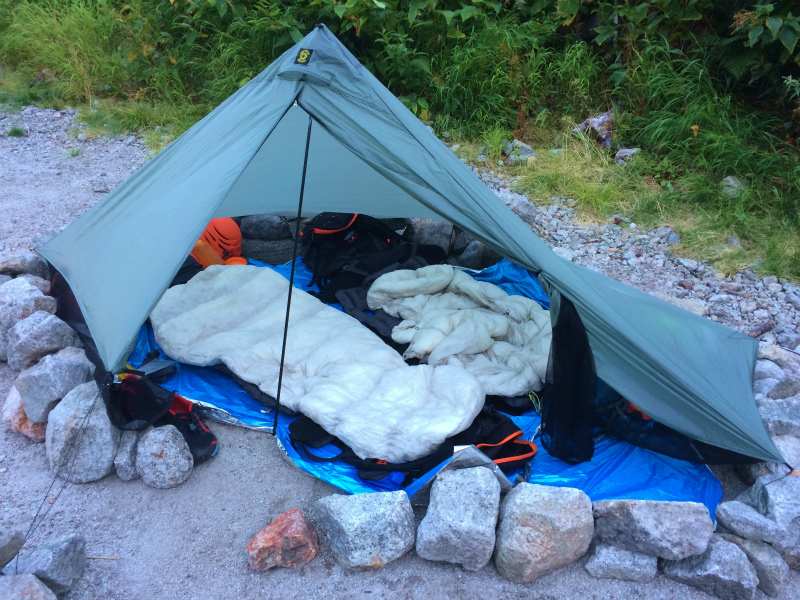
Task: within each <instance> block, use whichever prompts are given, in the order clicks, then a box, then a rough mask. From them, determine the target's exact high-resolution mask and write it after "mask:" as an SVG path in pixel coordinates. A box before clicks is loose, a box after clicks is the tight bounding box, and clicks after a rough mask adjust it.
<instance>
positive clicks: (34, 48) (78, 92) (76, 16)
mask: <svg viewBox="0 0 800 600" xmlns="http://www.w3.org/2000/svg"><path fill="white" fill-rule="evenodd" d="M4 4H5V5H6V6H5V7H4V8H3V12H2V14H1V15H0V16H1V17H2V21H3V26H2V31H0V56H2V59H3V62H4V63H6V65H7V66H9V67H13V68H16V69H19V70H21V71H23V72H24V73H25V74H26V75H28V76H30V77H32V78H33V77H34V76H36V77H37V78H38V80H40V81H45V80H49V83H50V84H51V85H52V86H53V87H55V88H56V89H57V90H58V93H59V94H60V95H61V96H63V97H64V98H66V99H71V100H78V101H85V100H88V99H90V98H92V97H93V96H94V95H97V94H104V95H107V94H110V93H115V92H118V91H120V90H122V89H124V88H125V87H126V85H127V80H126V74H125V73H124V72H123V69H122V65H123V60H122V57H121V55H120V53H119V51H118V43H119V39H118V37H117V23H116V20H115V14H116V13H115V11H114V10H113V9H112V8H111V7H110V5H109V4H107V3H106V2H92V1H90V0H43V1H41V2H32V1H30V0H21V1H19V2H14V3H13V4H12V3H4Z"/></svg>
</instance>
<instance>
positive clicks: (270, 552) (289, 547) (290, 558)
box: [247, 508, 319, 571]
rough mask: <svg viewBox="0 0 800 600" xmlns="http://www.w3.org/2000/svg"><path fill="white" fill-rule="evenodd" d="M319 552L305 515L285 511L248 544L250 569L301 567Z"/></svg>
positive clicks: (294, 510)
mask: <svg viewBox="0 0 800 600" xmlns="http://www.w3.org/2000/svg"><path fill="white" fill-rule="evenodd" d="M317 552H319V544H318V543H317V534H316V533H315V532H314V530H313V529H311V528H310V527H309V526H308V523H307V522H306V517H305V515H304V514H303V511H301V510H300V509H297V508H293V509H292V510H289V511H286V512H285V513H283V514H282V515H280V516H279V517H278V518H276V519H275V520H273V521H272V522H271V523H270V524H269V525H267V526H266V527H265V528H264V529H262V530H261V531H259V532H258V533H257V534H256V535H255V536H254V537H253V539H251V540H250V541H249V542H248V543H247V556H248V559H249V561H250V568H251V569H253V570H254V571H266V570H268V569H272V568H273V567H302V566H303V565H305V564H308V563H309V562H311V560H312V559H313V558H314V557H315V556H316V555H317Z"/></svg>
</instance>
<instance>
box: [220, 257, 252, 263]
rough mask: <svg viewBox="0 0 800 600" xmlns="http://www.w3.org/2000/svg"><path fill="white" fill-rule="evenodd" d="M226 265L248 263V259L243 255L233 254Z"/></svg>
mask: <svg viewBox="0 0 800 600" xmlns="http://www.w3.org/2000/svg"><path fill="white" fill-rule="evenodd" d="M225 264H226V265H246V264H247V259H246V258H245V257H243V256H231V257H230V258H229V259H227V260H226V261H225Z"/></svg>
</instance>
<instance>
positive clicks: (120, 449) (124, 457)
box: [114, 431, 141, 481]
mask: <svg viewBox="0 0 800 600" xmlns="http://www.w3.org/2000/svg"><path fill="white" fill-rule="evenodd" d="M140 435H141V434H140V432H138V431H123V432H122V435H120V438H119V446H117V454H116V456H115V457H114V470H116V472H117V475H118V476H119V478H120V479H122V481H133V480H134V479H139V477H141V476H140V475H139V471H137V469H136V451H137V449H138V447H139V437H140Z"/></svg>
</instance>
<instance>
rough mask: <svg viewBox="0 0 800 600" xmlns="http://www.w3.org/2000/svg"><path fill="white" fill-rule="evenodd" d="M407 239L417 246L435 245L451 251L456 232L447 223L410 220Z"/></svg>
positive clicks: (429, 220) (431, 220) (432, 220)
mask: <svg viewBox="0 0 800 600" xmlns="http://www.w3.org/2000/svg"><path fill="white" fill-rule="evenodd" d="M405 237H406V238H407V239H408V241H410V242H413V243H415V244H433V245H434V246H439V247H440V248H443V249H445V250H448V251H449V250H450V240H451V238H454V232H453V226H452V225H451V224H450V223H447V222H446V221H437V220H435V219H408V229H407V230H406V234H405Z"/></svg>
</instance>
